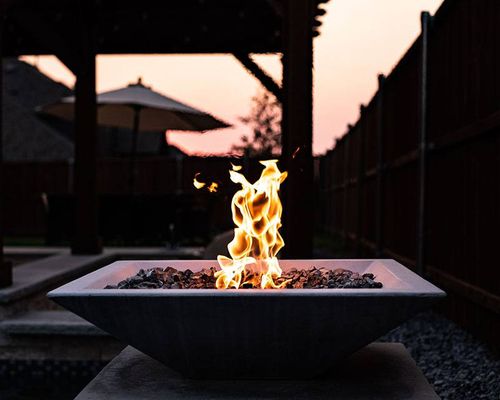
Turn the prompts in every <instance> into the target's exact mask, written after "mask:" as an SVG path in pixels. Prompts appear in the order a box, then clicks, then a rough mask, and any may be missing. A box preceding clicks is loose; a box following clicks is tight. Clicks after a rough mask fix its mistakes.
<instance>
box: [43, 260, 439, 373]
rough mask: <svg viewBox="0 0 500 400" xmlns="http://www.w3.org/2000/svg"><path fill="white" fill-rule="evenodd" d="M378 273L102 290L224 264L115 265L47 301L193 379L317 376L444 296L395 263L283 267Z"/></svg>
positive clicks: (297, 262)
mask: <svg viewBox="0 0 500 400" xmlns="http://www.w3.org/2000/svg"><path fill="white" fill-rule="evenodd" d="M280 265H281V267H282V269H283V270H287V269H289V268H297V269H303V268H307V269H308V268H312V267H318V268H320V267H324V268H328V269H336V268H345V269H349V270H351V271H355V272H359V273H366V272H371V273H373V274H374V275H375V276H376V278H377V280H378V281H380V282H382V283H383V285H384V287H383V288H381V289H274V290H262V289H239V290H235V289H226V290H217V289H103V288H104V287H105V286H106V285H108V284H111V285H115V284H117V283H118V282H120V281H121V280H123V279H125V278H127V277H129V276H132V275H134V274H136V273H137V272H138V271H139V270H140V269H141V268H143V269H147V268H153V267H161V268H165V267H167V266H170V267H174V268H177V269H179V270H185V269H188V268H189V269H191V270H192V271H198V270H200V269H202V268H208V267H212V266H213V267H217V261H205V260H182V261H117V262H115V263H112V264H110V265H108V266H106V267H103V268H101V269H99V270H97V271H95V272H93V273H90V274H88V275H86V276H84V277H82V278H79V279H77V280H75V281H73V282H71V283H68V284H66V285H64V286H61V287H60V288H58V289H56V290H53V291H51V292H50V293H49V294H48V296H49V297H50V298H51V299H52V300H54V301H55V302H56V303H58V304H60V305H61V306H63V307H65V308H67V309H68V310H71V311H73V312H74V313H76V314H78V315H79V316H81V317H82V318H85V319H86V320H88V321H90V322H91V323H93V324H95V325H96V326H98V327H99V328H101V329H103V330H104V331H106V332H108V333H110V334H111V335H113V336H115V337H116V338H118V339H120V340H122V341H123V342H125V343H127V344H129V345H131V346H133V347H135V348H136V349H138V350H140V351H142V352H143V353H145V354H147V355H149V356H151V357H153V358H155V359H157V360H158V361H160V362H162V363H163V364H165V365H166V366H168V367H170V368H172V369H173V370H176V371H177V372H179V373H181V374H182V375H184V376H186V377H190V378H224V379H228V378H285V379H287V378H290V379H291V378H301V379H304V378H313V377H318V376H321V375H323V374H325V373H328V372H331V369H332V368H336V367H337V368H342V366H341V364H339V361H341V360H342V359H344V358H346V357H347V356H349V355H350V354H352V353H353V352H355V351H356V350H358V349H360V348H362V347H363V346H365V345H367V344H368V343H370V342H372V341H373V340H375V339H377V338H378V337H380V336H381V335H383V334H384V333H386V332H387V331H389V330H390V329H392V328H395V327H396V326H398V325H399V324H401V323H402V322H403V321H405V320H407V319H408V318H410V317H412V316H413V315H415V314H416V313H418V312H419V311H422V310H424V309H425V308H427V307H428V306H429V305H430V304H431V303H432V302H433V301H435V300H436V299H438V298H440V297H444V296H445V293H444V292H443V291H442V290H440V289H438V288H437V287H436V286H434V285H432V284H431V283H429V282H427V281H426V280H424V279H422V278H421V277H420V276H418V275H416V274H414V273H413V272H411V271H410V270H408V269H407V268H405V267H404V266H402V265H401V264H398V263H397V262H396V261H394V260H281V261H280Z"/></svg>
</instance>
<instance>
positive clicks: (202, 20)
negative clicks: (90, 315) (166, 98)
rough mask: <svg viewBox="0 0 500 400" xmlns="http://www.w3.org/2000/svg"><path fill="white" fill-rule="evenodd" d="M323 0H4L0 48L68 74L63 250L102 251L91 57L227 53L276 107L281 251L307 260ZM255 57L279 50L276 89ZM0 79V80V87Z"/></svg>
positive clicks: (4, 271) (0, 270)
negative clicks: (45, 59)
mask: <svg viewBox="0 0 500 400" xmlns="http://www.w3.org/2000/svg"><path fill="white" fill-rule="evenodd" d="M327 1H328V0H238V1H234V0H182V1H155V0H141V1H134V0H72V1H71V0H70V1H68V0H47V1H39V0H3V1H2V2H1V3H0V17H1V18H0V32H1V35H0V50H1V53H0V54H1V55H2V56H3V57H5V56H16V57H17V56H22V55H55V56H56V57H57V58H58V59H59V60H61V61H62V62H63V63H64V64H65V65H66V66H67V67H68V68H69V69H70V70H71V71H72V72H73V73H74V75H75V77H76V83H75V96H76V102H75V160H74V161H75V162H74V195H75V206H76V216H75V217H76V225H75V226H76V229H75V235H74V238H73V242H72V252H73V253H74V254H95V253H99V252H100V251H101V243H100V240H99V235H98V223H97V221H98V218H97V212H98V196H97V185H96V181H97V179H96V174H97V146H96V143H97V123H96V116H97V107H96V85H95V84H96V75H95V72H96V64H95V63H96V61H95V60H96V55H97V54H181V53H203V54H215V53H226V54H232V55H234V56H235V57H236V58H237V59H238V60H239V61H240V62H241V64H242V65H243V66H244V67H245V68H246V69H247V70H248V71H249V72H250V73H252V74H253V75H254V76H255V77H256V78H257V79H259V81H260V82H261V83H262V84H263V85H264V86H265V87H266V88H267V89H268V90H270V91H271V92H272V93H274V94H275V95H276V97H277V98H278V99H279V100H280V101H281V103H282V107H283V119H282V142H283V155H282V164H283V167H284V168H285V169H287V170H288V171H289V178H288V181H287V184H286V185H285V187H284V228H285V229H286V228H288V229H286V230H285V240H286V244H287V246H286V255H287V256H288V257H293V258H307V257H309V256H310V255H311V252H312V236H313V219H314V218H313V199H312V196H313V158H312V66H313V45H312V41H313V37H314V36H317V35H318V34H319V33H318V30H317V29H318V27H319V26H320V24H321V23H320V22H319V21H318V16H321V15H323V14H324V12H325V11H324V10H323V9H322V8H320V6H321V4H322V3H326V2H327ZM256 53H281V54H282V63H283V79H282V85H281V86H280V85H279V84H278V83H276V82H275V81H274V80H273V79H272V78H271V77H270V76H269V75H268V74H266V72H265V71H263V70H262V69H261V68H260V67H259V66H258V65H257V64H256V63H254V62H253V60H252V58H251V57H250V54H256ZM0 60H1V57H0ZM0 66H1V65H0ZM0 75H1V74H0ZM1 85H2V82H1V78H0V89H1ZM0 93H1V90H0ZM0 111H1V99H0ZM0 115H1V112H0ZM0 127H1V124H0ZM0 129H1V128H0ZM1 137H2V135H1V131H0V138H1ZM0 140H1V139H0ZM297 149H300V151H298V152H297V151H296V150H297ZM0 154H1V146H0ZM292 159H293V161H292ZM0 161H1V160H0ZM0 166H1V162H0ZM0 184H1V167H0ZM0 218H1V216H0ZM1 229H2V223H1V219H0V257H1V258H0V260H1V261H2V263H1V266H0V286H6V285H9V284H10V282H11V280H12V278H11V276H12V273H11V268H10V267H9V266H8V265H6V264H5V263H4V262H3V250H2V248H3V235H2V233H1Z"/></svg>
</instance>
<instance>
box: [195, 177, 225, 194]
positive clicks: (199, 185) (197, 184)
mask: <svg viewBox="0 0 500 400" xmlns="http://www.w3.org/2000/svg"><path fill="white" fill-rule="evenodd" d="M199 175H200V173H199V172H197V173H196V174H194V178H193V186H194V187H195V188H196V189H201V188H204V187H206V188H207V190H208V191H209V192H210V193H215V192H216V191H217V189H218V188H219V184H218V183H217V182H212V183H210V185H208V186H207V184H206V183H205V182H201V181H199V180H198V176H199Z"/></svg>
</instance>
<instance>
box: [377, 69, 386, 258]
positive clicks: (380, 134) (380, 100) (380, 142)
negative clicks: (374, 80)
mask: <svg viewBox="0 0 500 400" xmlns="http://www.w3.org/2000/svg"><path fill="white" fill-rule="evenodd" d="M384 82H385V76H384V75H383V74H380V75H379V76H378V93H377V178H376V179H377V180H376V199H375V202H376V207H377V208H376V211H375V246H376V247H375V255H376V257H379V258H380V257H382V255H383V252H384V245H383V237H382V236H383V235H382V230H383V229H382V228H383V223H384V219H383V215H382V214H383V207H384V203H383V202H384V194H383V189H384V188H383V182H384V181H383V175H384V147H383V146H384V125H383V115H384V112H383V107H384Z"/></svg>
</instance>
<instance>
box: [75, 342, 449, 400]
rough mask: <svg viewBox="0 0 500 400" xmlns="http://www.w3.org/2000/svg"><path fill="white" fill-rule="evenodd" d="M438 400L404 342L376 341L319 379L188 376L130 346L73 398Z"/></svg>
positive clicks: (110, 399) (126, 399) (152, 399)
mask: <svg viewBox="0 0 500 400" xmlns="http://www.w3.org/2000/svg"><path fill="white" fill-rule="evenodd" d="M277 398H283V399H305V398H307V399H342V400H354V399H356V400H364V399H381V400H382V399H385V400H404V399H407V400H410V399H412V400H435V399H439V397H438V396H437V395H436V394H435V392H434V390H433V389H432V387H431V386H430V385H429V383H428V382H427V380H426V379H425V377H424V375H423V374H422V372H421V371H420V370H419V369H418V368H417V366H416V365H415V362H414V361H413V359H412V358H411V356H410V355H409V353H408V351H407V350H406V349H405V348H404V346H403V345H401V344H399V343H373V344H371V345H369V346H367V347H365V348H363V349H362V350H360V351H358V352H357V353H355V354H353V355H352V356H351V357H349V359H348V360H346V362H345V363H343V364H342V368H341V369H338V370H336V371H334V372H332V373H331V374H329V375H328V376H326V377H324V378H321V379H318V380H305V381H297V380H288V381H279V380H255V381H254V380H244V381H221V380H189V379H184V378H182V377H180V376H179V375H177V374H176V373H175V372H173V371H172V370H170V369H169V368H167V367H165V366H164V365H162V364H160V363H159V362H158V361H156V360H153V359H152V358H150V357H149V356H146V355H144V354H142V353H140V352H139V351H137V350H135V349H134V348H132V347H127V348H126V349H125V350H124V351H122V352H121V353H120V355H119V356H118V357H116V358H115V359H114V360H113V361H111V362H110V363H109V364H108V365H107V366H106V368H104V370H103V371H102V372H101V373H99V375H97V377H96V378H95V379H94V380H93V381H92V382H90V384H89V385H88V386H87V387H86V388H85V389H84V390H83V391H82V392H81V393H80V394H79V395H78V396H77V397H76V399H75V400H90V399H92V400H100V399H103V400H104V399H106V400H114V399H116V400H118V399H120V400H129V399H130V400H132V399H143V400H160V399H172V400H173V399H200V400H201V399H221V400H222V399H277Z"/></svg>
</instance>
